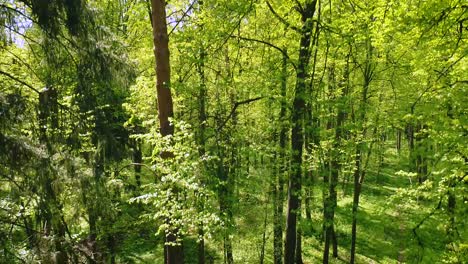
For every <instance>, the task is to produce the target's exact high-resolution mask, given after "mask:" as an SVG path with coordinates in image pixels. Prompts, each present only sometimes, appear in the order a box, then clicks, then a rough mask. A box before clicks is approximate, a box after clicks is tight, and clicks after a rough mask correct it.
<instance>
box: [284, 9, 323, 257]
mask: <svg viewBox="0 0 468 264" xmlns="http://www.w3.org/2000/svg"><path fill="white" fill-rule="evenodd" d="M316 4H317V0H308V1H306V3H305V5H304V6H303V10H302V12H301V21H302V28H301V40H300V47H301V48H300V50H299V63H298V66H297V73H296V87H295V95H294V101H293V109H292V117H291V121H292V126H293V127H292V132H291V146H292V160H291V161H292V166H291V167H292V168H291V169H292V173H291V176H290V178H289V186H288V211H287V220H286V240H285V250H284V263H285V264H293V263H294V261H295V259H296V252H295V250H296V243H297V241H296V239H297V214H298V210H299V203H300V192H301V188H302V183H301V181H302V179H301V178H302V168H301V167H302V148H303V145H304V131H303V121H304V110H305V91H306V77H307V69H308V66H309V61H310V44H311V35H312V28H313V23H312V18H313V16H314V13H315V7H316Z"/></svg>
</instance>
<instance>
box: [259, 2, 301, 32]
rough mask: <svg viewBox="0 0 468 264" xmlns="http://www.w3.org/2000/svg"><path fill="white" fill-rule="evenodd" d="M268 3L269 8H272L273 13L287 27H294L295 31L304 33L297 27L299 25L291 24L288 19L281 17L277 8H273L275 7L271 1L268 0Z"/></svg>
mask: <svg viewBox="0 0 468 264" xmlns="http://www.w3.org/2000/svg"><path fill="white" fill-rule="evenodd" d="M266 4H267V6H268V9H270V11H271V13H273V15H274V16H275V17H276V18H277V19H278V20H279V21H280V22H281V23H283V24H284V25H285V26H286V27H288V28H292V29H293V30H294V31H296V32H299V33H302V31H301V30H300V29H299V28H297V27H295V26H293V25H291V24H290V23H289V22H288V21H286V19H284V18H283V17H281V16H280V15H279V14H278V13H276V11H275V10H274V9H273V7H272V6H271V4H270V2H268V1H266Z"/></svg>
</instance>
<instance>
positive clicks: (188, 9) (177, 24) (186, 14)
mask: <svg viewBox="0 0 468 264" xmlns="http://www.w3.org/2000/svg"><path fill="white" fill-rule="evenodd" d="M196 2H197V0H195V1H193V2H192V4H191V5H190V6H189V7H188V8H187V11H185V12H184V14H183V15H182V17H181V18H180V19H179V20H178V21H177V23H176V25H175V26H174V27H173V28H172V30H171V32H169V34H167V36H168V37H169V36H170V35H171V34H172V32H174V30H175V29H176V28H177V26H179V24H180V22H182V20H184V18H185V17H186V16H188V12H190V10H191V9H192V8H193V6H194V5H195V3H196Z"/></svg>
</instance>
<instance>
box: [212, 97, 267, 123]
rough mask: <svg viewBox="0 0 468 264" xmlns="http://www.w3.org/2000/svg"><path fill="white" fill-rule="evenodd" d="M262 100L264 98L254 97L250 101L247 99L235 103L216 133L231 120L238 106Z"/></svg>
mask: <svg viewBox="0 0 468 264" xmlns="http://www.w3.org/2000/svg"><path fill="white" fill-rule="evenodd" d="M263 98H264V96H260V97H255V98H252V99H247V100H244V101H240V102H236V103H235V104H234V107H233V108H232V110H231V112H230V113H229V115H228V117H226V119H225V120H224V121H223V123H222V124H221V125H220V126H219V127H218V131H219V130H221V129H222V128H223V127H224V126H225V125H226V124H227V122H228V121H229V119H231V118H232V116H233V115H234V113H235V112H236V110H237V107H239V106H240V105H243V104H248V103H251V102H255V101H257V100H260V99H263Z"/></svg>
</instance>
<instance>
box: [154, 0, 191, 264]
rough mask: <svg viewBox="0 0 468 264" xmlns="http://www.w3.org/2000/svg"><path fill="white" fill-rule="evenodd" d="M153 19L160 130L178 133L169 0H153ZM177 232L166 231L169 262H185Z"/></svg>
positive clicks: (167, 260) (166, 255)
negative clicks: (170, 41)
mask: <svg viewBox="0 0 468 264" xmlns="http://www.w3.org/2000/svg"><path fill="white" fill-rule="evenodd" d="M151 7H152V12H151V21H152V23H153V44H154V57H155V59H156V90H157V97H158V118H159V126H160V133H161V135H162V136H163V137H164V136H169V135H173V134H174V127H173V125H172V124H171V123H170V121H169V119H170V118H172V117H173V115H174V112H173V105H172V95H171V90H170V84H171V67H170V63H169V36H168V34H167V24H166V23H167V22H166V8H165V7H166V1H165V0H151ZM161 156H162V157H163V158H171V157H172V156H173V154H172V153H167V152H164V153H161ZM177 240H178V237H177V235H176V234H172V233H166V238H165V246H164V247H165V250H164V253H165V254H164V262H165V263H166V264H181V263H183V259H184V258H183V247H182V245H181V244H180V243H179V242H177Z"/></svg>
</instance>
